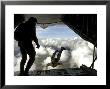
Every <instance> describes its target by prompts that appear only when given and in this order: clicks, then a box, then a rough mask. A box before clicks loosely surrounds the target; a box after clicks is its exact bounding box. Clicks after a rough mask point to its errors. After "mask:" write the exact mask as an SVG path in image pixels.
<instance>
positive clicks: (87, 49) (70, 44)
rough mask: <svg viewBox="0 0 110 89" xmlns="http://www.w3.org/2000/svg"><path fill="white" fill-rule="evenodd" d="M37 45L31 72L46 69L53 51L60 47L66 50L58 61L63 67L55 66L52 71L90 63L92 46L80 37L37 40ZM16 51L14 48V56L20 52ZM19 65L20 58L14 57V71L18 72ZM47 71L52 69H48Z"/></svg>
mask: <svg viewBox="0 0 110 89" xmlns="http://www.w3.org/2000/svg"><path fill="white" fill-rule="evenodd" d="M15 43H16V42H15ZM39 43H40V45H41V46H40V48H39V49H37V48H35V51H36V56H35V62H34V67H32V68H31V70H42V69H46V67H45V66H46V64H47V63H50V62H51V56H52V54H53V53H54V51H55V50H58V49H60V48H61V47H62V46H63V47H65V48H66V50H64V51H63V52H62V54H61V60H60V62H62V63H63V66H57V67H55V68H54V69H59V68H73V67H80V66H81V65H82V64H85V65H87V66H88V67H89V66H90V65H91V63H92V60H93V56H92V55H93V45H92V44H91V43H88V42H87V41H85V40H83V39H81V38H80V37H79V38H78V37H77V38H73V39H72V38H71V39H60V38H59V39H51V38H50V39H39ZM15 45H16V44H15ZM17 50H18V48H17V47H15V51H16V52H18V53H16V55H18V54H19V52H20V51H17ZM16 55H15V57H16ZM19 63H20V57H18V58H17V57H16V58H15V71H17V70H18V69H17V66H18V65H19ZM95 66H96V65H95ZM18 67H19V66H18ZM48 69H53V68H52V67H48Z"/></svg>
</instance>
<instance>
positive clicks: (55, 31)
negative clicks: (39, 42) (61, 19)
mask: <svg viewBox="0 0 110 89" xmlns="http://www.w3.org/2000/svg"><path fill="white" fill-rule="evenodd" d="M36 35H37V37H38V38H73V37H76V36H78V35H77V34H76V33H75V32H74V31H73V30H71V29H70V28H69V27H68V26H66V25H64V24H58V25H53V26H48V27H47V28H45V29H43V28H41V27H40V26H37V27H36Z"/></svg>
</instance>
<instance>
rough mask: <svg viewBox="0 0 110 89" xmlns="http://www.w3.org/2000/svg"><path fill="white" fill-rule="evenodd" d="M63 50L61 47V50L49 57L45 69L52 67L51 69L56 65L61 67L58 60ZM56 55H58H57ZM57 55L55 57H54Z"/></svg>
mask: <svg viewBox="0 0 110 89" xmlns="http://www.w3.org/2000/svg"><path fill="white" fill-rule="evenodd" d="M63 50H65V48H64V47H61V50H59V51H58V50H56V51H55V52H54V53H53V55H52V57H51V63H48V64H47V67H48V66H52V67H56V66H57V65H62V63H59V60H60V57H61V54H62V51H63ZM57 53H58V54H57ZM56 54H57V57H55V56H56Z"/></svg>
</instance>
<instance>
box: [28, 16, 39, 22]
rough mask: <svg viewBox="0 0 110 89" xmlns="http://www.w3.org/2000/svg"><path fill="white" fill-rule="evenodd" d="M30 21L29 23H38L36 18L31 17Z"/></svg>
mask: <svg viewBox="0 0 110 89" xmlns="http://www.w3.org/2000/svg"><path fill="white" fill-rule="evenodd" d="M28 21H29V22H36V23H37V19H36V18H35V17H30V18H29V20H28Z"/></svg>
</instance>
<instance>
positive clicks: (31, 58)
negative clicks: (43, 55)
mask: <svg viewBox="0 0 110 89" xmlns="http://www.w3.org/2000/svg"><path fill="white" fill-rule="evenodd" d="M27 51H28V54H29V61H28V63H27V66H26V68H25V71H24V74H28V71H29V69H30V68H31V66H32V65H33V63H34V60H35V50H34V48H31V49H28V50H27Z"/></svg>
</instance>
